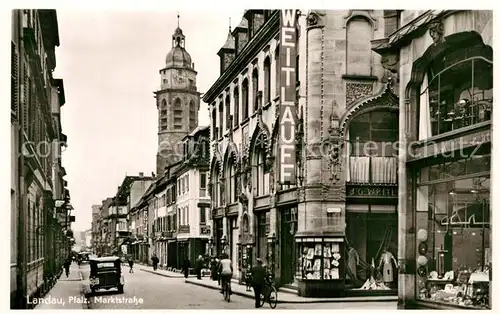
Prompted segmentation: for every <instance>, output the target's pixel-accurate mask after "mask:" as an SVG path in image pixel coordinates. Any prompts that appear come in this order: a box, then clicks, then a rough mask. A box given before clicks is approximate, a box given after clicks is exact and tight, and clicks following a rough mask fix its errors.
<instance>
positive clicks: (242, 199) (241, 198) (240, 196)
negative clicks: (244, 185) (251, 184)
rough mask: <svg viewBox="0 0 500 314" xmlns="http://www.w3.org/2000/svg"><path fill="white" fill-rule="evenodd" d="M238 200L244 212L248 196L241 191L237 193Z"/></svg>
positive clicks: (246, 207)
mask: <svg viewBox="0 0 500 314" xmlns="http://www.w3.org/2000/svg"><path fill="white" fill-rule="evenodd" d="M238 201H239V202H240V203H241V205H242V206H243V212H246V210H247V209H248V197H247V195H246V193H245V192H241V193H240V194H238Z"/></svg>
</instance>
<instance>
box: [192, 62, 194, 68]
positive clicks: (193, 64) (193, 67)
mask: <svg viewBox="0 0 500 314" xmlns="http://www.w3.org/2000/svg"><path fill="white" fill-rule="evenodd" d="M192 68H193V70H194V62H193V66H192Z"/></svg>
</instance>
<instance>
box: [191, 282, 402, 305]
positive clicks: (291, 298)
mask: <svg viewBox="0 0 500 314" xmlns="http://www.w3.org/2000/svg"><path fill="white" fill-rule="evenodd" d="M231 281H232V283H231V289H232V291H233V294H236V295H239V296H242V297H246V298H250V299H253V298H254V293H253V289H252V290H250V291H246V287H245V286H244V285H240V284H238V281H237V280H236V279H232V280H231ZM185 282H186V283H189V284H193V285H197V286H201V287H205V288H209V289H213V290H220V286H219V285H218V283H217V281H213V280H210V279H209V278H203V279H201V280H197V279H186V280H185ZM397 299H398V298H397V296H374V297H346V298H304V297H299V296H298V295H296V294H295V293H289V292H283V291H281V289H280V290H279V291H278V303H333V302H390V301H397Z"/></svg>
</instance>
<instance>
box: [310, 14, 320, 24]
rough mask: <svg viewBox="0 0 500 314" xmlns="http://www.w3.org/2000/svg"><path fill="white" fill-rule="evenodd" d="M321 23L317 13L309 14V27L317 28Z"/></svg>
mask: <svg viewBox="0 0 500 314" xmlns="http://www.w3.org/2000/svg"><path fill="white" fill-rule="evenodd" d="M318 22H319V16H318V15H317V14H316V13H313V12H311V13H309V14H308V15H307V26H316V25H318Z"/></svg>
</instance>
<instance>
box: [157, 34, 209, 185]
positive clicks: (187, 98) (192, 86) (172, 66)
mask: <svg viewBox="0 0 500 314" xmlns="http://www.w3.org/2000/svg"><path fill="white" fill-rule="evenodd" d="M185 41H186V37H185V36H184V34H183V33H182V29H180V28H179V27H177V28H176V29H175V31H174V34H173V35H172V49H171V50H170V51H169V52H168V54H167V56H166V58H165V67H164V68H162V69H161V70H160V71H159V73H160V76H161V85H160V90H158V91H156V92H154V94H155V98H156V108H157V109H158V153H157V157H156V160H157V161H156V173H157V174H158V175H159V176H160V177H161V176H162V175H163V173H164V171H165V167H166V166H168V165H171V164H173V163H176V162H177V161H179V159H180V158H181V156H182V139H183V138H184V136H186V135H187V134H189V133H190V132H191V131H192V130H193V129H194V128H196V127H197V126H198V111H199V110H200V94H199V92H198V90H197V87H196V75H197V72H196V71H195V69H194V63H192V60H191V56H190V55H189V53H188V52H187V51H186V49H185V43H186V42H185Z"/></svg>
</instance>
